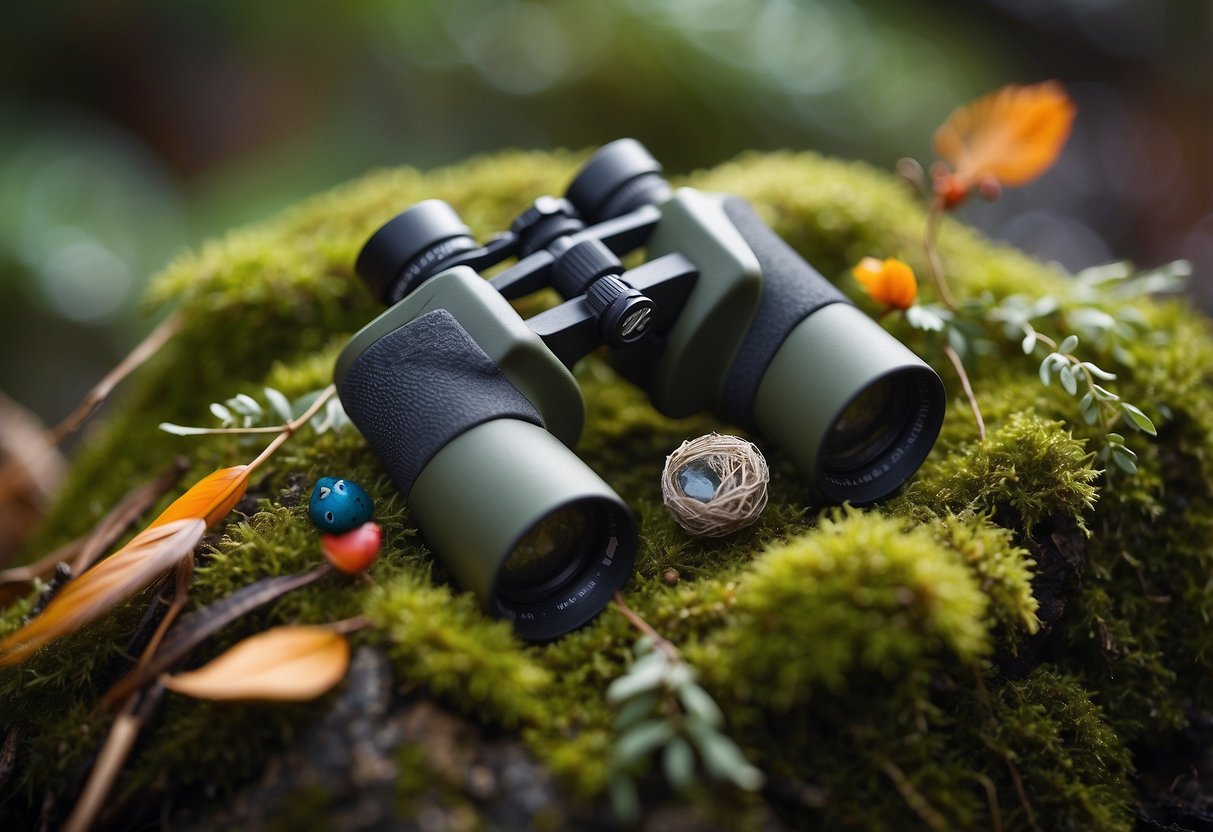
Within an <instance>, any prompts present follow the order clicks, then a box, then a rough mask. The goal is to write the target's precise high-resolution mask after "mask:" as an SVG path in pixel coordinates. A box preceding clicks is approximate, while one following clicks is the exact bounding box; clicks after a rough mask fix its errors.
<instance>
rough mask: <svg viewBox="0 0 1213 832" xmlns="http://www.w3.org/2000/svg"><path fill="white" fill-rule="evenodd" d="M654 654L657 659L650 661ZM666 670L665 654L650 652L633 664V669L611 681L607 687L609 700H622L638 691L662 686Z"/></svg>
mask: <svg viewBox="0 0 1213 832" xmlns="http://www.w3.org/2000/svg"><path fill="white" fill-rule="evenodd" d="M652 656H656V657H657V660H656V661H650V660H649V659H650V657H652ZM665 670H666V662H665V656H663V655H662V654H660V653H650V654H649V655H648V656H645V657H644V658H642V659H638V660H637V661H636V663H635V664H634V665H632V669H631V671H629V672H628V673H627V674H626V675H624V676H620V677H619V678H618V679H616V680H615V681H613V682H611V686H610V687H609V688H607V692H606V698H607V701H608V702H612V703H616V702H622V701H623V700H625V699H630V698H631V697H633V696H635V695H636V694H638V693H643V692H644V691H648V690H655V689H657V688H659V687H661V683H662V681H663V680H664V679H665Z"/></svg>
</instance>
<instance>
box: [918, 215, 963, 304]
mask: <svg viewBox="0 0 1213 832" xmlns="http://www.w3.org/2000/svg"><path fill="white" fill-rule="evenodd" d="M944 210H945V209H944V206H943V198H942V197H938V196H937V197H935V199H933V200H932V201H931V207H930V208H929V209H928V210H927V229H926V232H925V233H924V235H923V238H922V247H923V250H924V251H925V252H926V255H927V273H928V274H930V275H931V282H932V283H933V284H934V285H935V293H936V294H937V295H939V300H940V301H941V302H942V303H943V305H944V306H946V307H948V308H949V309H951V310H952V311H953V312H955V311H956V308H957V304H956V298H955V297H953V296H952V290H951V288H950V287H949V286H948V281H947V278H945V277H944V276H943V264H942V263H941V262H940V260H939V246H938V243H937V240H938V236H939V225H940V222H941V221H942V220H943V215H944Z"/></svg>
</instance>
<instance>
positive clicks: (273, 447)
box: [248, 384, 337, 473]
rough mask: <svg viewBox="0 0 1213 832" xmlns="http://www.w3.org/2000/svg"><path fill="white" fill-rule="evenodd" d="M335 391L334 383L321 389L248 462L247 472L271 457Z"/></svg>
mask: <svg viewBox="0 0 1213 832" xmlns="http://www.w3.org/2000/svg"><path fill="white" fill-rule="evenodd" d="M336 392H337V387H336V385H333V384H330V385H329V386H328V387H326V388H324V390H322V391H321V393H320V395H319V396H317V397H316V401H314V402H312V404H311V405H310V406H309V407H308V409H307V410H305V411H304V412H303V415H302V416H300V417H299V418H298V419H294V420H292V421H290V422H287V423H286V424H285V425H283V427H282V433H280V434H278V436H277V437H275V439H274V441H273V442H271V443H270V444H268V445H266V446H265V450H264V451H262V452H261V453H260V455H258V457H257V458H256V459H254V460H253V461H252V462H250V463H249V464H248V470H249V472H250V473H251V472H252V471H253V470H254V469H255V468H257V466H259V465H261V463H263V462H265V461H266V460H267V459H269V458H270V457H272V456H273V455H274V453H275V452H276V451H277V450H278V449H279V448H281V447H282V446H283V444H284V443H285V442H286V441H287V440H288V439H290V438H291V437H292V436H294V435H295V432H296V431H297V430H299V428H301V427H303V426H304V425H306V424H307V423H308V421H309V420H310V419H311V418H312V417H313V416H315V415H316V414H317V413H318V412H319V411H320V408H322V407H324V404H325V402H327V401H328V400H329V399H331V398H332V397H333V394H334V393H336Z"/></svg>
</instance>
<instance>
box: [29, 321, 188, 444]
mask: <svg viewBox="0 0 1213 832" xmlns="http://www.w3.org/2000/svg"><path fill="white" fill-rule="evenodd" d="M180 331H181V316H180V315H171V316H169V317H168V318H165V319H164V320H163V321H161V322H160V324H159V325H158V326H157V327H156V328H155V329H153V330H152V331H151V332H150V333H148V336H147V337H146V338H144V339H143V340H142V341H140V342H139V343H138V345H137V346H136V347H135V348H134V349H133V350H131V351H130V353H128V354H127V356H126V358H124V359H122V361H120V362H119V363H118V366H117V367H115V368H114V369H112V370H110V371H109V372H108V373H106V374H105V377H104V378H102V379H101V381H99V382H97V384H96V386H95V387H93V389H92V390H89V391H88V393H86V394H85V396H84V399H83V400H81V402H80V404H78V405H77V406H76V409H75V410H73V411H72V412H71V414H70V415H69V416H68V417H67V418H66V419H64V420H63V421H62V422H60V423H59V424H57V425H55V427H54V428H52V429H51V439H52V441H53V442H54V443H55V444H56V445H57V444H59V443H60V442H62V441H63V440H64V439H66V438H67V437H69V436H71V435H72V434H73V433H75V432H76V431H77V430H78V429H79V428H80V426H81V425H83V424H84V423H85V422H86V421H87V420H88V417H89V416H92V415H93V413H95V412H96V410H97V408H99V407H100V406H101V405H102V404H103V403H104V402H105V400H106V399H107V398H109V395H110V393H112V392H113V391H114V388H115V387H117V386H118V385H119V384H121V383H122V381H123V379H125V378H126V377H127V376H129V375H130V374H131V373H133V372H134V371H135V370H137V369H139V367H141V366H142V365H143V364H144V362H146V361H147V360H148V359H149V358H151V357H152V356H153V355H155V354H156V353H158V352H159V351H160V348H161V347H163V346H164V345H165V344H166V343H168V340H169V339H170V338H172V337H173V336H174V335H176V334H177V333H178V332H180Z"/></svg>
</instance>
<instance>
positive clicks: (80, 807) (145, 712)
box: [63, 684, 164, 832]
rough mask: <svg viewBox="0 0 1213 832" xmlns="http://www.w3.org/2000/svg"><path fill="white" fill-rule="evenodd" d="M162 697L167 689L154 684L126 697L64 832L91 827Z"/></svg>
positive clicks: (81, 830)
mask: <svg viewBox="0 0 1213 832" xmlns="http://www.w3.org/2000/svg"><path fill="white" fill-rule="evenodd" d="M163 695H164V687H163V686H162V685H159V684H155V685H152V687H150V688H149V689H148V691H147V693H144V694H138V693H136V694H132V695H131V696H129V697H127V700H126V702H125V703H124V705H123V707H122V711H121V712H120V713H119V714H118V718H117V719H115V720H114V726H113V727H112V728H111V729H110V732H109V736H108V737H106V738H105V744H104V745H103V746H101V753H100V754H98V755H97V762H96V763H94V764H93V770H92V773H91V774H89V778H88V782H87V783H86V784H85V786H84V791H83V792H81V793H80V798H79V799H78V800H77V801H76V805H75V807H74V808H73V809H72V814H71V816H70V817H69V818H68V819H67V823H65V824H64V825H63V832H87V830H88V829H90V828H92V826H93V822H94V821H95V820H96V818H97V814H98V813H99V812H100V811H101V806H102V804H103V803H104V802H105V798H106V796H107V795H108V794H109V792H110V788H111V787H113V785H114V779H115V778H117V776H118V772H119V771H121V770H122V764H123V763H124V762H125V761H126V757H127V755H128V754H130V752H131V748H132V747H133V746H134V744H135V740H137V739H138V738H139V729H140V728H142V727H143V723H144V722H146V721H147V718H148V717H149V716H151V714H152V712H153V711H154V710H155V709H156V706H157V705H159V704H160V700H161V699H162V698H163Z"/></svg>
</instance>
